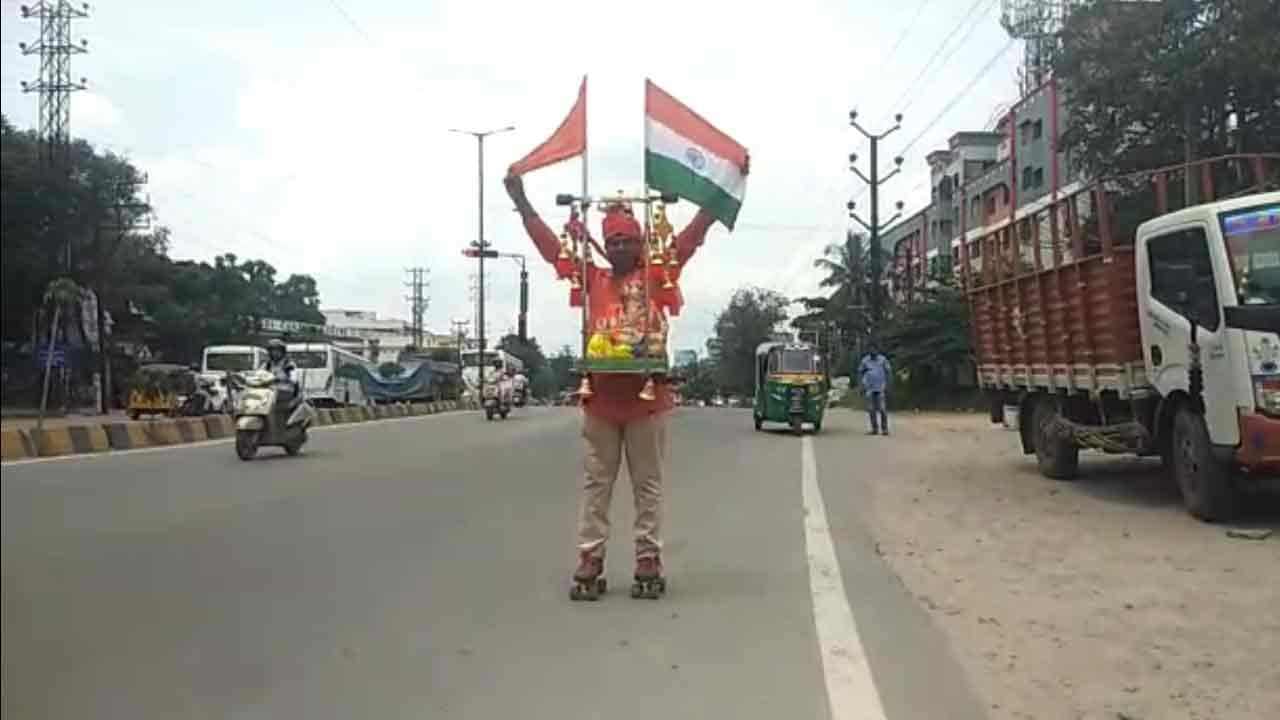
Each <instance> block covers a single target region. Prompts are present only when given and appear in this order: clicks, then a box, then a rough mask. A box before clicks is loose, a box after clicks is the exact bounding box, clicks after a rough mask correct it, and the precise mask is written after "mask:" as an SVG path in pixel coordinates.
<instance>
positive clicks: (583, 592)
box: [569, 583, 600, 602]
mask: <svg viewBox="0 0 1280 720" xmlns="http://www.w3.org/2000/svg"><path fill="white" fill-rule="evenodd" d="M569 599H570V600H572V601H574V602H582V601H587V602H592V601H595V600H599V599H600V595H599V593H597V592H596V588H595V587H594V586H591V585H579V584H577V583H575V584H574V585H573V586H572V587H570V588H569Z"/></svg>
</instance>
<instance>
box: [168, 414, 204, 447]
mask: <svg viewBox="0 0 1280 720" xmlns="http://www.w3.org/2000/svg"><path fill="white" fill-rule="evenodd" d="M173 422H174V424H175V425H177V426H178V437H179V438H180V442H184V443H193V442H203V441H205V440H208V439H209V433H208V431H207V430H205V426H204V419H203V418H179V419H177V420H174V421H173Z"/></svg>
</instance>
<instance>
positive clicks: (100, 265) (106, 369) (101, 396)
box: [91, 174, 151, 413]
mask: <svg viewBox="0 0 1280 720" xmlns="http://www.w3.org/2000/svg"><path fill="white" fill-rule="evenodd" d="M146 182H147V176H146V174H143V175H142V176H140V177H132V178H128V179H125V180H121V181H118V182H117V183H116V184H115V191H114V192H113V193H112V197H113V198H114V200H113V202H112V204H111V210H112V216H113V219H114V223H113V224H111V225H109V226H107V227H104V228H102V230H104V231H106V232H109V233H113V234H114V236H115V242H114V244H112V245H111V246H110V247H103V246H102V245H101V244H99V246H98V248H97V250H98V257H97V258H96V259H95V263H94V266H95V269H96V270H97V273H96V275H97V277H95V278H94V282H93V287H92V288H91V289H92V290H93V294H94V305H95V306H96V311H97V314H96V318H95V320H96V324H97V328H98V333H97V334H98V338H97V339H98V354H99V355H101V358H100V366H99V371H100V372H101V373H102V375H101V378H102V381H101V383H100V384H99V386H98V401H99V403H100V406H101V408H102V411H103V412H107V413H109V412H111V398H112V396H113V393H112V391H111V390H112V378H111V344H110V342H109V341H108V335H109V332H108V328H107V310H106V307H105V304H104V300H103V297H102V296H103V294H104V291H105V290H106V287H105V285H106V280H107V278H106V267H107V265H108V264H110V262H111V258H113V257H115V254H116V253H117V252H119V250H120V246H121V245H123V244H124V239H125V237H126V236H127V235H129V234H130V233H133V232H136V231H138V230H146V229H147V228H149V227H151V220H150V215H151V203H150V202H144V201H140V200H139V199H138V188H139V186H141V185H143V184H145V183H146Z"/></svg>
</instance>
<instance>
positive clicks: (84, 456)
mask: <svg viewBox="0 0 1280 720" xmlns="http://www.w3.org/2000/svg"><path fill="white" fill-rule="evenodd" d="M467 412H468V411H466V410H455V411H451V412H442V413H435V414H434V415H415V416H412V417H402V418H382V419H380V420H365V421H363V422H354V423H339V424H337V425H323V426H319V427H313V428H311V432H328V431H331V430H352V429H355V428H359V427H369V426H371V425H383V424H387V425H390V424H394V423H402V422H412V421H414V420H431V419H433V418H442V417H448V416H450V415H465V414H467ZM234 440H235V438H229V437H228V438H218V439H217V440H201V441H199V442H190V443H174V444H173V445H157V446H156V447H148V448H134V449H133V450H107V451H105V452H99V453H80V454H78V455H59V456H57V457H43V458H26V459H23V460H5V461H4V463H2V464H0V467H6V468H10V467H18V466H20V465H40V464H43V463H52V462H75V461H82V460H102V459H104V458H113V457H120V456H121V455H144V454H147V453H161V452H172V451H174V450H186V449H187V448H198V447H209V446H212V445H227V444H229V443H231V442H233V441H234Z"/></svg>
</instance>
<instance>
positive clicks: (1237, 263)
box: [1221, 205, 1280, 305]
mask: <svg viewBox="0 0 1280 720" xmlns="http://www.w3.org/2000/svg"><path fill="white" fill-rule="evenodd" d="M1221 221H1222V236H1223V237H1224V238H1226V241H1227V254H1228V255H1229V256H1230V258H1231V273H1232V275H1233V279H1234V281H1235V285H1236V296H1237V297H1238V298H1239V299H1240V304H1241V305H1274V304H1277V303H1280V205H1264V206H1261V207H1254V208H1249V209H1247V210H1238V211H1235V212H1230V213H1223V214H1222V216H1221Z"/></svg>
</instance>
